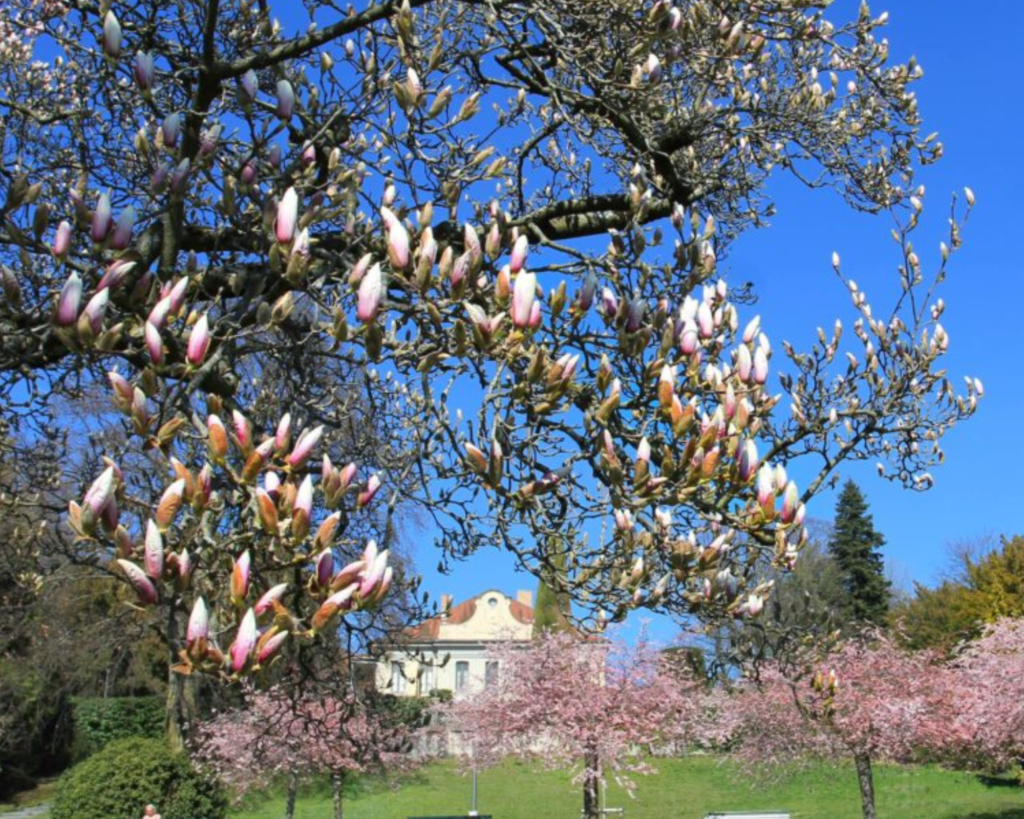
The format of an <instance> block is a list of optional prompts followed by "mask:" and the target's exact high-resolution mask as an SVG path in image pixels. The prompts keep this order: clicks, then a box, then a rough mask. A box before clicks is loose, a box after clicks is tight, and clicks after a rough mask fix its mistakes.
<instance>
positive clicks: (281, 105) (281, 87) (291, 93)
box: [274, 80, 295, 122]
mask: <svg viewBox="0 0 1024 819" xmlns="http://www.w3.org/2000/svg"><path fill="white" fill-rule="evenodd" d="M294 113H295V89H293V88H292V84H291V83H290V82H288V80H279V81H278V83H277V109H276V110H275V111H274V115H275V116H276V117H277V118H278V119H279V120H281V121H282V122H288V120H290V119H291V118H292V114H294Z"/></svg>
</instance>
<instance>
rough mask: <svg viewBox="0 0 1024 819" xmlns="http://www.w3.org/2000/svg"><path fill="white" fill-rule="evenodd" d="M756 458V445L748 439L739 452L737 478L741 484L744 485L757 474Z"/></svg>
mask: <svg viewBox="0 0 1024 819" xmlns="http://www.w3.org/2000/svg"><path fill="white" fill-rule="evenodd" d="M757 467H758V457H757V444H755V443H754V441H753V440H752V439H750V438H748V439H747V440H746V441H745V442H744V444H743V449H742V450H741V451H740V463H739V476H740V480H741V481H742V482H743V483H746V482H747V481H749V480H750V479H751V478H753V477H754V475H755V474H756V473H757Z"/></svg>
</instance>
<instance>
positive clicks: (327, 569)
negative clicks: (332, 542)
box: [316, 549, 334, 589]
mask: <svg viewBox="0 0 1024 819" xmlns="http://www.w3.org/2000/svg"><path fill="white" fill-rule="evenodd" d="M333 577H334V553H333V552H332V551H331V550H330V549H324V550H323V551H322V552H320V554H318V555H317V556H316V585H317V587H318V588H321V589H326V588H330V585H331V579H332V578H333Z"/></svg>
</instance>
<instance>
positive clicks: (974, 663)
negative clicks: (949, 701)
mask: <svg viewBox="0 0 1024 819" xmlns="http://www.w3.org/2000/svg"><path fill="white" fill-rule="evenodd" d="M954 667H955V668H956V669H957V670H958V672H959V673H960V674H962V675H963V681H962V689H961V705H960V707H961V711H962V713H963V720H964V722H965V724H967V725H969V726H970V727H971V729H972V734H971V737H970V745H969V746H967V747H968V748H969V749H970V750H973V752H974V753H975V754H976V755H978V756H980V757H981V758H983V759H985V760H987V761H990V762H996V763H997V764H1002V765H1006V764H1012V763H1014V762H1017V761H1019V760H1020V758H1021V755H1022V753H1024V696H1022V693H1024V692H1022V682H1021V681H1022V680H1024V619H1021V618H1010V617H1006V618H1003V619H1002V620H999V621H997V622H996V623H994V624H992V625H990V626H988V627H987V628H986V629H985V631H984V633H983V634H982V635H981V637H979V638H978V639H977V640H973V641H970V642H967V643H964V645H963V646H961V648H960V651H959V655H958V656H957V657H956V660H955V662H954Z"/></svg>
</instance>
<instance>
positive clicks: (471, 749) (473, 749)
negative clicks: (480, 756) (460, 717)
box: [469, 743, 480, 816]
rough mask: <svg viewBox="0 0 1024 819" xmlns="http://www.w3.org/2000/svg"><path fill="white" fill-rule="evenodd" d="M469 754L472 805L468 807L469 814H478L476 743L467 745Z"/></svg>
mask: <svg viewBox="0 0 1024 819" xmlns="http://www.w3.org/2000/svg"><path fill="white" fill-rule="evenodd" d="M469 754H470V756H471V757H472V758H473V805H472V807H471V808H470V809H469V815H470V816H479V815H480V814H479V813H477V810H476V743H473V744H471V745H470V746H469Z"/></svg>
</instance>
